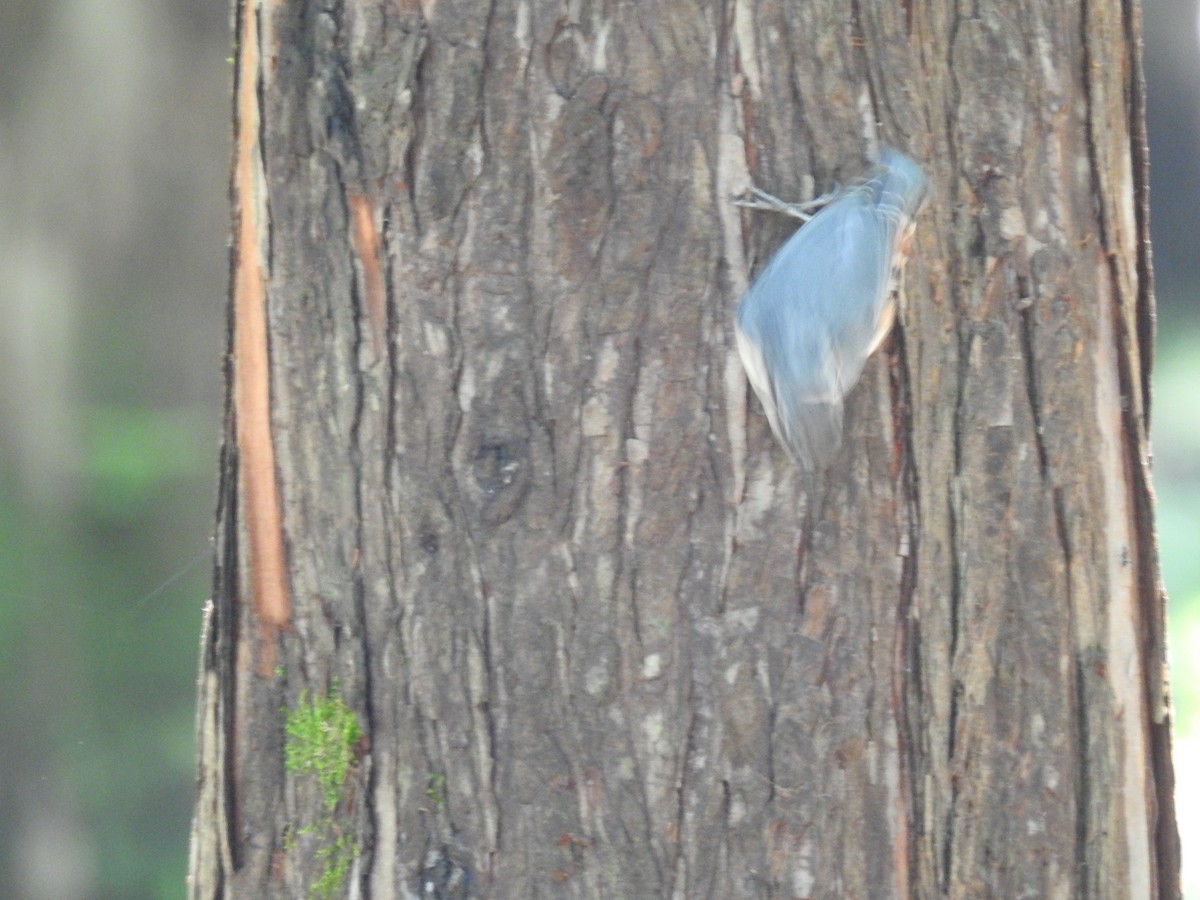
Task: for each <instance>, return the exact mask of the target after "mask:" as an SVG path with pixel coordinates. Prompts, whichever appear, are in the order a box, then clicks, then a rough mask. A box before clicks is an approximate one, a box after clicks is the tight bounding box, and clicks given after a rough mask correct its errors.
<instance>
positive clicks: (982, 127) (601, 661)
mask: <svg viewBox="0 0 1200 900" xmlns="http://www.w3.org/2000/svg"><path fill="white" fill-rule="evenodd" d="M981 6H982V9H979V8H977V9H974V10H968V9H958V8H955V5H954V4H951V3H945V2H929V0H913V2H910V3H862V4H853V3H852V4H846V3H845V2H842V0H820V2H806V3H785V2H782V0H780V2H757V3H752V4H751V3H745V2H735V0H728V2H717V3H710V4H700V5H697V4H693V3H675V2H668V3H656V4H643V3H636V2H610V3H587V2H581V3H567V4H563V3H552V2H544V0H532V2H525V3H497V4H494V5H492V6H486V5H484V4H481V3H477V2H467V0H438V2H432V0H428V2H424V3H418V2H414V0H404V2H398V3H375V2H363V3H360V4H355V5H348V6H343V5H341V4H333V5H331V6H320V5H317V4H313V3H309V2H293V3H275V2H257V3H256V2H254V0H239V2H238V6H237V17H236V19H237V23H236V24H237V30H238V41H239V50H238V66H237V76H236V78H237V86H236V91H237V96H238V100H237V104H236V107H235V109H236V116H235V120H236V121H235V125H236V132H237V141H236V148H237V149H236V152H235V160H234V179H233V183H234V194H233V199H234V205H235V242H234V250H233V260H232V266H233V269H234V278H233V280H232V283H233V286H234V289H233V293H234V298H233V303H232V306H231V309H232V310H233V312H232V315H231V335H232V337H231V344H230V346H231V361H230V366H229V373H230V385H231V387H230V398H231V400H230V408H229V413H228V422H227V432H226V433H227V443H226V447H225V450H224V452H223V457H222V459H223V462H222V491H221V498H222V499H221V505H220V509H219V514H218V525H217V541H218V550H219V553H218V566H217V574H216V579H215V595H214V599H213V603H212V605H211V607H210V611H209V615H208V617H207V619H206V624H205V631H204V638H203V652H202V664H201V681H200V710H199V723H200V727H199V734H200V755H201V768H200V777H199V788H198V803H197V817H196V826H195V833H194V835H193V856H192V873H191V878H192V893H193V896H197V897H209V896H229V897H235V896H236V897H251V896H253V897H267V896H271V897H274V896H302V895H305V894H306V893H308V892H310V890H311V889H312V885H313V884H314V882H316V881H317V880H318V879H319V878H320V877H321V876H322V874H328V872H329V867H328V860H329V859H330V858H331V855H330V853H324V852H323V851H326V850H329V846H323V842H324V844H325V845H329V844H330V843H331V842H333V841H334V839H335V837H336V838H339V839H340V838H345V839H347V841H348V842H349V843H348V844H347V846H349V847H350V848H351V852H349V853H348V854H346V861H347V865H346V867H345V872H344V877H341V878H335V879H334V884H335V890H334V893H335V894H339V893H343V892H344V893H347V894H349V895H353V896H371V897H392V896H406V895H411V896H428V897H468V896H472V897H475V896H478V897H483V896H489V897H502V898H507V897H514V898H515V897H522V898H524V897H539V896H556V897H557V896H562V897H590V898H613V897H639V898H640V897H668V896H670V897H686V898H691V897H713V898H732V897H933V896H952V897H976V896H978V897H1079V898H1083V897H1087V898H1094V897H1149V896H1163V897H1170V896H1175V895H1177V893H1178V882H1177V871H1178V842H1177V838H1176V836H1175V830H1174V816H1173V808H1172V799H1171V797H1172V786H1173V785H1172V773H1171V762H1170V755H1169V710H1168V707H1167V695H1166V685H1165V673H1164V636H1163V595H1162V590H1161V587H1160V585H1159V580H1158V569H1157V559H1156V550H1155V546H1154V532H1153V523H1152V506H1151V497H1150V493H1149V481H1148V469H1147V465H1148V462H1147V457H1148V449H1147V425H1148V415H1149V399H1148V398H1149V381H1148V372H1149V367H1150V362H1151V352H1152V346H1151V344H1152V317H1153V312H1152V309H1153V306H1152V284H1151V276H1150V263H1149V250H1148V246H1147V243H1146V241H1147V235H1148V229H1147V222H1146V212H1145V210H1146V171H1145V146H1144V138H1143V136H1142V108H1141V102H1142V101H1141V97H1142V92H1141V85H1140V80H1139V79H1140V60H1139V58H1138V53H1139V45H1138V40H1139V35H1138V31H1139V19H1138V12H1137V9H1136V7H1135V6H1134V5H1133V4H1131V3H1128V2H1127V3H1121V2H1117V0H1088V2H1082V0H1080V2H1058V3H1051V2H1026V3H1017V4H982V5H981ZM880 140H882V141H885V142H887V143H890V144H894V145H895V146H898V147H900V148H901V149H903V150H905V151H908V152H911V153H912V154H913V155H914V156H915V157H916V158H917V159H918V160H920V161H921V162H922V164H923V166H924V167H925V168H926V170H927V171H928V173H929V175H930V177H931V179H932V181H933V183H934V185H935V190H936V195H935V198H934V201H933V203H932V204H931V206H930V208H929V209H928V210H927V211H926V212H925V213H924V214H923V216H922V218H921V220H920V223H919V226H918V230H917V240H916V246H915V250H914V259H913V260H912V261H911V262H910V264H909V268H908V273H907V280H906V291H905V296H906V305H905V307H904V309H903V312H902V315H901V321H900V323H899V325H898V326H897V328H896V330H895V332H894V333H893V335H892V337H891V338H890V339H889V340H888V342H887V343H886V344H885V348H884V350H883V351H881V352H880V353H879V354H877V356H876V357H875V358H874V359H873V360H872V361H871V362H870V363H869V364H868V366H867V370H866V372H865V374H864V376H863V379H862V381H861V383H860V384H859V386H858V387H857V388H856V389H855V391H854V392H853V393H852V394H851V397H850V400H849V404H848V409H847V424H846V431H847V433H846V440H845V443H844V447H843V450H842V452H841V454H840V456H839V458H838V460H837V462H836V463H835V465H834V466H833V467H832V468H831V469H830V471H828V472H827V473H826V474H825V476H824V478H823V480H822V487H821V490H820V491H819V492H818V495H817V502H816V503H815V504H814V505H813V508H812V509H809V504H808V503H807V501H806V500H805V498H804V494H803V490H802V485H801V482H800V479H799V478H798V477H797V472H796V471H794V470H793V469H792V468H790V467H789V465H788V463H787V462H786V460H785V458H784V456H783V453H782V451H781V450H780V449H779V448H778V447H777V446H776V445H775V444H774V443H773V440H772V437H771V435H770V433H769V430H768V428H767V423H766V420H765V418H764V417H763V415H762V412H761V409H760V408H759V406H758V404H757V402H756V401H754V400H752V399H751V398H750V396H749V394H748V392H747V388H746V383H745V379H744V376H743V374H742V371H741V368H740V365H739V363H738V361H737V358H736V355H735V353H734V350H733V340H732V333H731V329H732V325H731V319H732V313H733V310H734V307H735V305H736V303H737V300H738V297H739V296H740V294H741V292H742V290H743V289H744V287H745V285H746V282H747V278H748V277H749V275H750V273H751V272H753V271H755V270H756V268H757V267H759V266H761V264H762V263H763V262H764V261H765V259H766V258H767V256H769V254H770V253H771V252H773V251H774V249H775V248H776V247H777V246H778V245H779V243H780V242H781V241H782V240H783V239H784V237H785V236H786V235H787V233H788V231H789V229H790V228H791V227H793V226H792V225H791V224H789V223H788V222H787V221H784V220H782V219H778V218H772V217H769V216H764V215H761V214H747V213H745V212H742V211H740V210H738V209H736V208H735V207H733V206H732V205H730V204H729V203H728V198H729V197H730V196H731V195H733V194H735V193H738V192H739V191H740V190H741V189H742V188H743V187H744V186H745V185H746V182H747V178H748V176H750V175H753V177H754V179H755V180H756V181H757V182H758V183H759V184H761V185H763V186H765V187H767V188H768V189H770V190H772V191H773V192H775V193H777V194H780V195H783V196H789V197H796V198H800V197H803V196H806V195H807V196H811V195H812V194H814V193H816V192H819V191H821V190H825V189H827V188H829V187H830V186H831V185H832V183H833V182H834V181H836V180H838V179H842V180H845V179H846V178H848V177H850V176H853V175H854V174H855V172H856V171H858V170H859V169H860V168H861V166H862V165H863V163H864V161H865V158H866V156H867V154H868V151H869V148H870V147H871V146H872V144H874V143H876V142H877V141H880ZM255 316H257V317H260V321H259V328H258V330H257V331H256V330H255V328H254V327H253V323H251V322H249V321H248V318H247V317H255ZM264 322H265V325H266V328H265V330H264V329H262V327H261V325H262V323H264ZM264 362H265V363H266V365H263V363H264ZM268 391H269V398H270V421H269V423H267V422H264V421H247V417H248V415H247V409H248V407H247V406H246V403H248V402H250V401H247V400H246V399H245V398H255V397H262V396H264V392H268ZM249 409H251V411H252V409H253V407H252V406H251V407H249ZM251 414H252V412H251ZM268 424H269V427H267V426H268ZM264 436H265V439H266V440H267V447H266V448H265V449H264V448H263V447H262V446H261V443H262V440H263V439H264ZM263 479H267V480H271V481H273V484H272V485H264V484H262V480H263ZM271 497H275V498H276V499H275V501H274V502H276V503H277V504H278V511H279V512H278V515H277V516H275V517H274V518H272V516H271V515H270V514H269V511H270V510H269V506H270V503H269V500H270V498H271ZM264 498H267V499H266V500H264ZM264 510H266V511H265V512H264ZM278 571H284V572H285V573H286V578H285V579H284V581H283V583H282V584H279V583H276V580H275V579H274V577H273V575H272V573H273V572H278ZM306 691H307V692H309V694H308V696H309V697H312V696H326V695H328V694H330V693H331V692H335V693H336V694H337V695H338V696H340V697H342V698H343V699H344V700H345V702H346V703H347V704H348V705H349V707H350V708H351V709H352V710H353V711H354V712H355V714H356V716H357V718H358V721H359V722H360V723H361V725H362V728H363V730H364V732H365V737H364V739H363V740H362V741H360V742H358V743H357V744H356V745H355V747H354V748H353V749H354V753H355V757H354V759H355V764H354V766H353V767H352V768H351V769H350V771H349V774H348V775H347V777H346V778H345V779H344V783H342V784H341V786H340V792H339V794H338V797H337V804H336V807H335V808H334V809H333V811H332V812H329V810H328V807H326V806H324V804H323V800H322V792H321V789H320V788H319V787H318V786H317V783H316V780H315V779H314V778H311V777H308V776H305V775H303V774H295V773H290V772H288V771H287V770H286V769H285V765H284V747H285V724H284V723H285V720H286V718H287V714H286V713H285V712H284V710H285V709H286V710H295V709H297V708H299V707H300V706H302V705H303V702H304V699H305V698H304V696H303V694H304V692H306ZM313 823H319V824H317V825H314V824H313ZM335 874H336V873H335Z"/></svg>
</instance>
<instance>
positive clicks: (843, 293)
mask: <svg viewBox="0 0 1200 900" xmlns="http://www.w3.org/2000/svg"><path fill="white" fill-rule="evenodd" d="M749 193H750V198H749V199H739V200H735V202H736V203H738V204H739V205H741V206H745V207H748V208H751V209H766V210H774V211H778V212H784V213H787V214H788V215H792V216H795V217H797V218H799V219H801V220H802V221H803V223H804V224H802V225H801V227H800V228H799V229H798V230H797V231H796V233H795V234H793V235H792V236H791V237H790V238H789V239H788V240H787V241H786V242H785V243H784V245H783V246H782V247H780V248H779V250H778V251H777V252H776V253H775V255H774V256H773V257H772V258H771V260H770V261H769V262H768V263H767V265H766V267H765V268H764V269H763V270H762V272H761V273H760V274H759V275H758V277H757V278H756V279H754V281H753V282H752V283H751V285H750V287H749V288H748V289H747V291H746V293H745V295H744V296H743V297H742V300H741V303H740V304H739V305H738V310H737V319H736V326H735V335H736V342H737V348H738V354H739V356H740V357H741V360H742V366H743V367H744V368H745V370H746V376H747V379H748V380H749V382H750V385H751V387H753V388H754V392H755V394H756V395H757V396H758V399H759V401H760V402H761V403H762V406H763V410H764V411H765V412H766V414H767V421H768V422H770V424H771V430H772V431H773V432H774V433H775V436H776V438H777V439H778V440H779V442H780V444H782V445H783V448H784V450H785V451H786V452H787V455H788V456H789V458H790V459H791V460H792V462H793V463H794V464H795V465H796V466H798V467H799V468H800V469H801V471H802V472H803V473H804V474H805V476H806V479H807V480H809V481H810V483H811V479H812V477H813V475H814V473H816V472H817V471H819V470H820V469H822V468H823V467H825V466H826V465H827V464H828V463H829V462H830V461H831V460H832V459H833V457H834V456H835V455H836V453H837V451H838V448H839V447H840V446H841V440H842V402H843V399H844V398H845V396H846V394H847V393H849V391H850V389H851V388H852V387H854V385H855V383H856V382H857V381H858V378H859V376H860V375H861V374H862V370H863V366H864V365H865V364H866V361H867V359H868V357H870V355H871V354H872V353H873V352H874V351H875V350H876V349H877V348H878V347H879V345H880V344H881V343H882V342H883V339H884V338H885V337H886V336H887V334H888V332H889V331H890V330H891V327H892V323H893V321H894V319H895V311H896V295H897V293H898V291H899V283H900V276H901V273H902V271H903V268H904V263H905V261H906V260H907V258H908V254H909V250H910V249H911V246H912V240H913V233H914V229H915V227H916V217H917V214H918V213H919V212H920V211H921V209H922V208H923V207H924V206H925V204H926V202H927V200H928V198H929V194H930V187H929V180H928V178H927V177H926V176H925V173H924V172H922V171H921V168H920V167H919V166H918V165H917V164H916V163H915V162H914V161H913V160H912V159H910V158H909V157H907V156H905V155H904V154H902V153H900V152H898V151H896V150H893V149H891V148H884V149H883V150H882V152H881V154H880V156H879V160H878V162H876V163H875V164H874V165H873V166H872V167H871V168H870V169H869V170H868V171H867V172H866V173H865V174H863V175H862V176H861V177H860V178H859V179H857V180H856V181H854V182H853V183H851V184H850V185H849V186H848V187H845V188H838V187H836V186H835V188H834V190H833V191H831V192H830V193H829V194H827V195H825V196H823V197H819V198H817V199H816V200H814V201H810V202H808V203H803V204H793V203H785V202H784V201H782V200H780V199H778V198H777V197H775V196H773V195H771V194H768V193H766V192H765V191H762V190H760V189H759V188H757V187H754V186H751V187H750V190H749ZM817 207H819V209H817V211H816V212H815V213H810V212H809V210H811V209H814V208H817Z"/></svg>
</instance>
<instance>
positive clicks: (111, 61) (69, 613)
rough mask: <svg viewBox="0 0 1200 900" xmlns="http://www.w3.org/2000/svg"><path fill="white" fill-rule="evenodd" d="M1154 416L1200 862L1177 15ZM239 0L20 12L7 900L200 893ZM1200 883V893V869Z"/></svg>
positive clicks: (7, 334) (4, 827) (12, 16)
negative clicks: (195, 817) (189, 887)
mask: <svg viewBox="0 0 1200 900" xmlns="http://www.w3.org/2000/svg"><path fill="white" fill-rule="evenodd" d="M1144 15H1145V20H1146V77H1147V82H1148V85H1149V90H1150V98H1149V128H1150V141H1151V161H1152V165H1153V188H1154V189H1153V195H1152V196H1153V204H1154V207H1153V217H1152V221H1153V236H1154V254H1155V268H1156V274H1157V284H1158V299H1159V326H1160V331H1159V334H1160V338H1159V354H1158V361H1157V367H1156V375H1155V406H1154V411H1153V423H1154V438H1155V445H1154V449H1155V473H1156V483H1157V489H1158V497H1159V528H1160V537H1161V542H1162V553H1163V566H1164V570H1165V577H1166V581H1167V586H1168V589H1169V591H1170V593H1171V600H1172V605H1171V628H1172V630H1171V638H1172V651H1173V664H1174V669H1173V681H1174V686H1175V700H1176V704H1177V712H1178V718H1177V723H1178V727H1177V745H1178V747H1177V751H1176V759H1177V768H1178V769H1179V780H1180V792H1181V796H1180V809H1181V813H1180V815H1181V826H1182V827H1183V829H1184V840H1185V857H1186V856H1187V853H1186V850H1187V849H1189V848H1190V850H1191V851H1192V852H1193V853H1195V852H1197V851H1200V818H1198V817H1197V816H1196V814H1195V813H1193V812H1191V810H1197V809H1200V776H1198V775H1193V774H1191V773H1190V771H1189V769H1190V768H1191V767H1189V766H1187V765H1179V763H1182V762H1183V761H1184V760H1186V759H1188V758H1189V757H1190V758H1191V759H1200V722H1198V721H1197V711H1198V710H1200V704H1198V702H1197V701H1198V697H1197V693H1198V690H1200V688H1198V684H1200V425H1198V424H1197V419H1196V417H1197V416H1198V414H1200V307H1198V305H1197V298H1198V297H1200V252H1198V250H1200V248H1198V247H1197V238H1198V236H1200V228H1198V223H1200V216H1197V208H1198V207H1200V162H1198V160H1200V154H1198V153H1197V148H1200V41H1198V37H1197V35H1198V29H1197V8H1196V0H1153V2H1150V3H1147V4H1146V8H1145V11H1144ZM231 52H232V51H231V37H230V31H229V10H228V8H227V5H226V3H224V2H222V3H213V4H209V3H195V2H190V0H165V2H159V3H149V2H132V0H105V2H97V0H39V2H31V0H8V2H5V3H3V4H0V59H2V60H3V65H2V66H0V322H3V323H4V328H3V329H0V722H2V723H3V727H0V897H4V898H19V900H25V898H28V900H75V898H80V900H83V898H134V897H139V898H140V897H182V896H183V895H184V873H185V868H186V860H187V834H188V826H189V819H190V815H191V800H192V789H193V784H194V775H193V734H192V732H193V700H194V696H193V693H194V692H193V687H194V679H195V672H196V651H197V641H198V637H199V628H200V611H201V607H202V605H203V603H204V600H205V598H206V596H207V591H208V582H209V566H210V556H211V553H210V544H209V536H210V532H211V530H212V523H213V506H214V498H215V481H216V467H217V442H218V437H219V430H220V402H221V396H220V393H221V384H220V360H221V354H222V352H223V349H224V335H223V328H224V309H225V295H226V281H227V274H228V256H227V252H226V246H227V238H228V230H229V210H228V192H227V185H226V181H227V175H228V167H229V138H230V124H229V123H230V113H229V110H230V101H229V88H230V81H231V73H232V64H231V62H230V60H229V57H230V54H231ZM1186 878H1187V879H1188V883H1189V885H1190V887H1191V893H1194V894H1196V895H1198V896H1200V869H1193V870H1192V871H1191V872H1189V873H1187V875H1186Z"/></svg>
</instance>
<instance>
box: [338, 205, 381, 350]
mask: <svg viewBox="0 0 1200 900" xmlns="http://www.w3.org/2000/svg"><path fill="white" fill-rule="evenodd" d="M347 199H348V200H349V201H350V218H351V219H352V220H353V223H354V252H355V253H357V254H358V260H359V262H360V263H361V264H362V277H363V293H364V294H365V295H366V303H367V314H368V315H369V316H370V319H371V346H372V348H374V350H375V358H376V359H379V358H380V357H381V356H382V354H383V337H384V335H385V334H386V333H387V317H386V315H385V311H384V304H383V272H382V270H381V269H380V266H379V229H378V228H376V227H375V217H374V215H372V211H371V201H370V200H369V199H368V198H367V197H366V196H365V195H364V194H349V195H348V196H347Z"/></svg>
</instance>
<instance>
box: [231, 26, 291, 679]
mask: <svg viewBox="0 0 1200 900" xmlns="http://www.w3.org/2000/svg"><path fill="white" fill-rule="evenodd" d="M241 18H242V21H241V26H242V34H241V36H240V40H239V42H238V53H239V56H240V58H239V60H238V96H237V138H236V140H237V144H236V156H235V159H234V175H233V177H234V186H235V190H236V197H237V220H236V224H235V228H236V229H237V233H236V237H235V239H234V254H235V264H234V273H235V274H234V282H233V308H234V324H233V329H234V337H233V380H234V403H235V407H236V411H237V446H238V457H239V461H240V464H239V471H240V473H241V493H242V496H243V497H244V498H245V504H246V505H245V515H246V518H245V523H246V533H247V536H248V538H249V563H248V569H249V571H250V588H251V594H252V597H253V604H254V612H255V615H256V617H257V619H258V623H259V638H260V641H261V647H260V649H261V653H262V656H261V657H260V659H259V670H260V672H261V673H262V674H263V675H264V676H270V674H271V673H272V672H273V671H274V669H275V661H276V658H277V636H278V631H279V629H280V628H283V627H285V626H286V625H287V624H288V622H289V620H290V619H291V614H292V610H291V600H290V598H289V596H288V579H287V565H286V558H285V554H284V549H283V521H282V514H281V512H280V501H279V483H278V479H277V476H276V469H275V445H274V443H273V440H274V439H273V436H272V434H271V365H270V357H269V352H268V348H267V291H266V279H265V276H264V272H263V259H262V252H261V251H262V248H261V238H260V235H261V232H263V231H264V229H265V227H266V223H265V221H264V210H265V208H266V198H265V196H263V193H264V192H265V190H266V182H265V179H264V177H263V172H262V161H261V148H260V147H259V142H258V135H259V108H258V95H257V89H256V88H257V81H258V77H259V70H260V59H259V35H258V17H257V15H256V13H255V10H254V9H252V8H251V7H250V6H249V5H247V6H245V7H244V8H243V14H242V17H241Z"/></svg>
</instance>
